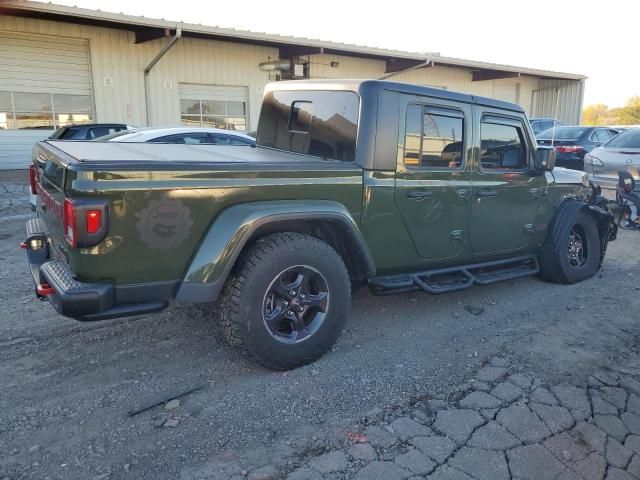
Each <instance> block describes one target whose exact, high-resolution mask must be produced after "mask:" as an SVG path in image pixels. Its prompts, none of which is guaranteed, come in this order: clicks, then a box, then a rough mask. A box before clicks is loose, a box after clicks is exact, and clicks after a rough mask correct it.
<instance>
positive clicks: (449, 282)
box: [369, 255, 540, 295]
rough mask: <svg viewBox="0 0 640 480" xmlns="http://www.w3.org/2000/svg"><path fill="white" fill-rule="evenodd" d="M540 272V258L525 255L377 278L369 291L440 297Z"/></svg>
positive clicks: (380, 293)
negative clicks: (413, 293) (411, 293)
mask: <svg viewBox="0 0 640 480" xmlns="http://www.w3.org/2000/svg"><path fill="white" fill-rule="evenodd" d="M539 271H540V265H539V264H538V257H537V256H535V255H523V256H520V257H513V258H506V259H504V260H494V261H491V262H482V263H473V264H470V265H460V266H457V267H448V268H439V269H435V270H427V271H424V272H416V273H411V274H404V275H390V276H386V277H374V278H371V279H369V289H370V290H371V291H372V292H373V293H374V294H375V295H392V294H396V293H406V292H414V291H416V290H423V291H425V292H427V293H430V294H432V295H437V294H440V293H448V292H455V291H458V290H464V289H465V288H469V287H471V286H472V285H473V284H476V285H489V284H491V283H496V282H501V281H503V280H512V279H514V278H520V277H526V276H529V275H535V274H537V273H538V272H539Z"/></svg>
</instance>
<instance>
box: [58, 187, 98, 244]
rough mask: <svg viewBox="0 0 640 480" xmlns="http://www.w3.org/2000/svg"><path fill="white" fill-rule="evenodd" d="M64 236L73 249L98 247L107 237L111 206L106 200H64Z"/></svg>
mask: <svg viewBox="0 0 640 480" xmlns="http://www.w3.org/2000/svg"><path fill="white" fill-rule="evenodd" d="M63 224H64V236H65V238H66V239H67V242H69V245H71V246H72V247H79V248H86V247H92V246H94V245H97V244H98V243H100V242H101V241H102V239H104V237H105V236H106V235H107V230H108V227H109V206H108V204H107V202H106V201H104V200H93V199H84V198H75V199H73V200H71V199H69V198H65V199H64V211H63Z"/></svg>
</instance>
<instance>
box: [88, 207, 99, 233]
mask: <svg viewBox="0 0 640 480" xmlns="http://www.w3.org/2000/svg"><path fill="white" fill-rule="evenodd" d="M86 215H87V217H86V221H85V224H86V227H87V233H96V232H97V231H98V230H100V220H101V218H102V213H101V212H100V210H87V213H86Z"/></svg>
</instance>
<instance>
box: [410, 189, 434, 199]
mask: <svg viewBox="0 0 640 480" xmlns="http://www.w3.org/2000/svg"><path fill="white" fill-rule="evenodd" d="M431 196H433V192H430V191H428V190H410V191H409V192H407V198H410V199H411V200H424V199H425V198H429V197H431Z"/></svg>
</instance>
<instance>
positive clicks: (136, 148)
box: [43, 141, 345, 167]
mask: <svg viewBox="0 0 640 480" xmlns="http://www.w3.org/2000/svg"><path fill="white" fill-rule="evenodd" d="M43 143H45V144H46V145H48V146H49V147H53V148H54V149H56V150H57V152H56V153H58V154H59V153H63V154H64V155H59V157H60V160H66V161H67V163H73V162H80V163H110V164H113V162H125V163H131V162H132V163H141V162H144V163H149V162H151V163H155V162H158V163H161V162H162V163H167V162H178V163H183V162H187V163H214V164H220V163H224V164H229V163H247V162H266V163H282V162H285V163H288V162H305V163H317V162H318V161H319V160H321V159H318V157H312V156H309V155H302V154H298V153H291V152H285V151H282V150H274V149H271V148H265V147H250V146H237V145H185V144H170V143H124V142H123V143H118V142H93V141H88V142H76V141H47V142H43ZM321 161H324V160H321ZM328 161H330V162H332V163H335V164H344V163H345V162H339V161H337V160H328ZM93 166H94V167H95V166H96V165H93Z"/></svg>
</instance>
